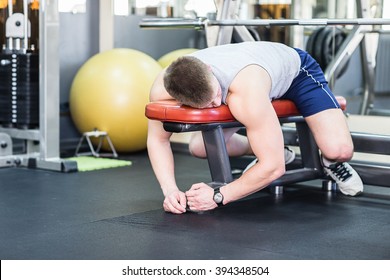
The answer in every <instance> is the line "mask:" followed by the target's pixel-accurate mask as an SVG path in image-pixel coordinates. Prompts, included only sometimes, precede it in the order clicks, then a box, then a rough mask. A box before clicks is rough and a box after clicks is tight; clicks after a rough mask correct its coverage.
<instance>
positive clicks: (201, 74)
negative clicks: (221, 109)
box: [164, 56, 221, 108]
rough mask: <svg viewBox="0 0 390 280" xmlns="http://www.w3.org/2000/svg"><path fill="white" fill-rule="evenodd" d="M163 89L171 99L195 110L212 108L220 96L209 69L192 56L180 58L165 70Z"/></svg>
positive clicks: (217, 85) (215, 81)
mask: <svg viewBox="0 0 390 280" xmlns="http://www.w3.org/2000/svg"><path fill="white" fill-rule="evenodd" d="M164 87H165V89H166V90H167V91H168V93H169V94H170V95H171V96H172V97H173V98H175V99H176V100H178V101H179V102H181V103H183V104H185V105H188V106H191V107H195V108H206V107H212V106H214V105H215V104H214V103H213V102H214V101H215V100H214V99H216V98H217V97H220V96H221V89H220V86H219V84H218V81H217V80H216V78H215V77H214V75H213V73H212V71H211V68H210V67H209V66H208V65H207V64H205V63H203V62H202V61H201V60H199V59H197V58H195V57H192V56H183V57H180V58H178V59H177V60H175V61H174V62H173V63H172V64H171V65H170V66H169V67H168V68H167V69H166V71H165V75H164ZM211 103H213V104H211ZM218 105H220V101H219V104H218Z"/></svg>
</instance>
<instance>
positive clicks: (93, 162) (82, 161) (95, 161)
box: [67, 156, 131, 172]
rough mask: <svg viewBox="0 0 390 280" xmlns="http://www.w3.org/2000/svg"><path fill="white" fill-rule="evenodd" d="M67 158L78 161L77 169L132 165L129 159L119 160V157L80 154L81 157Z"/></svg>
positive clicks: (91, 169)
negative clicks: (97, 156)
mask: <svg viewBox="0 0 390 280" xmlns="http://www.w3.org/2000/svg"><path fill="white" fill-rule="evenodd" d="M67 160H72V161H76V162H77V170H78V171H81V172H83V171H93V170H99V169H106V168H115V167H123V166H130V165H131V161H128V160H119V159H111V158H96V157H92V156H91V157H88V156H80V157H72V158H68V159H67Z"/></svg>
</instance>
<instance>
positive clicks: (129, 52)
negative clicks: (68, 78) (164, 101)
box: [69, 49, 162, 152]
mask: <svg viewBox="0 0 390 280" xmlns="http://www.w3.org/2000/svg"><path fill="white" fill-rule="evenodd" d="M161 70H162V68H161V66H160V65H159V64H158V63H157V61H156V60H155V59H153V58H152V57H150V56H148V55H147V54H145V53H142V52H140V51H137V50H133V49H113V50H109V51H105V52H102V53H99V54H97V55H95V56H93V57H91V58H90V59H89V60H88V61H87V62H86V63H85V64H84V65H82V67H81V68H80V69H79V71H78V72H77V74H76V76H75V78H74V80H73V83H72V86H71V89H70V97H69V106H70V113H71V117H72V120H73V122H74V124H75V126H76V127H77V129H78V130H79V131H80V133H84V132H88V131H93V130H95V129H97V130H99V131H106V132H107V133H108V135H109V137H110V139H111V141H112V142H113V145H114V147H115V149H116V151H118V152H134V151H140V150H143V149H145V148H146V137H147V118H146V117H145V105H146V104H147V103H148V102H149V91H150V88H151V86H152V84H153V81H154V79H155V78H156V76H157V75H158V73H159V72H160V71H161ZM91 140H92V141H93V143H94V144H95V145H96V144H97V143H98V139H93V137H92V138H91ZM105 142H106V141H105ZM103 149H105V150H108V149H109V146H108V143H104V144H103Z"/></svg>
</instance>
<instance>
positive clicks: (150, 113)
mask: <svg viewBox="0 0 390 280" xmlns="http://www.w3.org/2000/svg"><path fill="white" fill-rule="evenodd" d="M336 99H337V101H338V102H339V104H340V106H341V109H342V110H345V109H346V105H347V102H346V100H345V98H344V97H342V96H336ZM272 105H273V107H274V109H275V112H276V114H277V115H278V117H279V118H285V117H292V116H299V115H300V113H299V111H298V109H297V107H296V106H295V104H294V103H293V102H292V101H290V100H285V99H284V100H283V99H278V100H274V101H272ZM145 116H146V117H147V118H148V119H152V120H159V121H162V122H179V123H191V124H194V123H215V122H234V121H236V120H235V119H234V117H233V116H232V114H231V113H230V110H229V107H228V106H227V105H221V106H219V107H215V108H206V109H196V108H192V107H188V106H184V105H181V104H180V103H179V102H177V101H174V100H167V101H159V102H151V103H149V104H147V105H146V108H145Z"/></svg>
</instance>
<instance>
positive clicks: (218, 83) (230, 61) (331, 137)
mask: <svg viewBox="0 0 390 280" xmlns="http://www.w3.org/2000/svg"><path fill="white" fill-rule="evenodd" d="M169 99H176V100H177V101H179V102H181V103H182V104H184V105H188V106H191V107H194V108H210V107H218V106H220V105H221V104H227V105H228V107H229V109H230V112H231V114H232V115H233V116H234V118H235V119H236V120H237V121H238V122H240V123H241V124H242V125H244V126H245V128H246V131H247V136H242V135H239V134H237V133H236V132H237V130H238V129H239V128H237V127H233V128H228V129H224V137H225V140H226V148H227V152H228V154H229V155H230V156H241V155H246V154H254V155H255V156H256V158H257V159H258V161H256V163H254V164H253V165H252V166H251V167H250V168H249V169H248V170H247V171H246V172H245V173H244V174H243V175H242V176H241V177H240V178H238V179H236V180H234V181H232V182H230V183H228V184H226V185H224V186H222V187H220V188H216V189H213V188H211V187H210V186H208V185H207V184H205V183H197V184H194V185H192V187H191V188H190V189H189V190H188V191H186V192H185V193H184V192H182V191H181V190H179V188H178V186H177V184H176V180H175V176H174V162H173V154H172V150H171V147H170V142H169V139H170V136H171V134H172V133H171V132H167V131H165V130H164V127H163V124H162V123H161V122H160V121H156V120H149V127H148V141H147V147H148V153H149V158H150V161H151V163H152V167H153V170H154V173H155V175H156V177H157V180H158V181H159V183H160V185H161V188H162V191H163V194H164V196H165V199H164V203H163V207H164V210H165V211H167V212H172V213H177V214H180V213H184V212H186V206H187V205H188V207H189V208H190V209H191V210H192V211H207V210H211V209H214V208H216V207H217V206H219V205H225V204H227V203H229V202H232V201H235V200H238V199H240V198H243V197H245V196H248V195H250V194H252V193H255V192H257V191H259V190H261V189H262V188H264V187H266V186H267V185H269V184H270V183H271V182H272V181H274V180H276V179H277V178H279V177H280V176H282V175H283V174H284V173H285V161H288V160H290V159H289V158H287V157H286V156H285V154H286V155H287V156H288V157H290V158H291V154H289V151H288V150H285V149H284V141H283V134H282V130H281V127H280V123H279V120H278V117H277V115H276V113H275V111H274V109H273V106H272V104H271V101H272V100H274V99H289V100H292V101H293V102H294V103H295V104H296V106H297V108H298V110H299V111H300V113H301V114H302V116H303V117H304V119H305V121H306V123H307V124H308V126H309V127H310V129H311V132H312V134H313V136H314V139H315V141H316V143H317V145H318V148H319V149H320V151H321V161H322V164H323V167H324V171H325V173H327V174H328V175H329V176H330V177H331V178H332V179H333V180H334V181H335V182H336V183H337V184H338V187H339V189H340V191H341V192H342V193H343V194H345V195H351V196H355V195H357V194H359V193H361V192H362V191H363V183H362V181H361V179H360V177H359V175H358V174H357V173H356V171H355V170H353V169H352V167H351V166H350V165H349V164H348V163H346V162H347V161H349V160H350V159H351V158H352V156H353V143H352V139H351V136H350V132H349V129H348V126H347V123H346V120H345V117H344V114H343V112H342V110H341V109H340V106H339V104H338V102H337V100H336V98H335V97H334V95H333V93H332V92H331V91H330V89H329V87H328V85H327V81H326V80H325V78H324V75H323V72H322V70H321V68H320V67H319V65H318V64H317V62H316V61H315V60H314V59H313V58H312V57H311V56H310V55H308V54H307V53H306V52H304V51H302V50H299V49H294V48H290V47H288V46H286V45H283V44H280V43H272V42H244V43H239V44H229V45H221V46H216V47H211V48H207V49H203V50H200V51H197V52H195V53H193V54H191V55H187V56H184V57H181V58H179V59H177V60H176V61H174V62H173V63H172V64H171V65H170V66H169V67H168V68H166V69H164V70H163V71H162V72H161V73H160V75H159V76H158V77H157V78H156V80H155V82H154V84H153V86H152V89H151V93H150V100H151V101H153V102H156V101H163V100H169ZM189 148H190V152H191V153H192V154H193V155H194V156H197V157H206V151H205V148H204V143H203V139H202V136H201V134H200V133H199V132H196V133H195V134H194V135H193V137H192V138H191V140H190V143H189ZM286 152H287V153H286Z"/></svg>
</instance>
